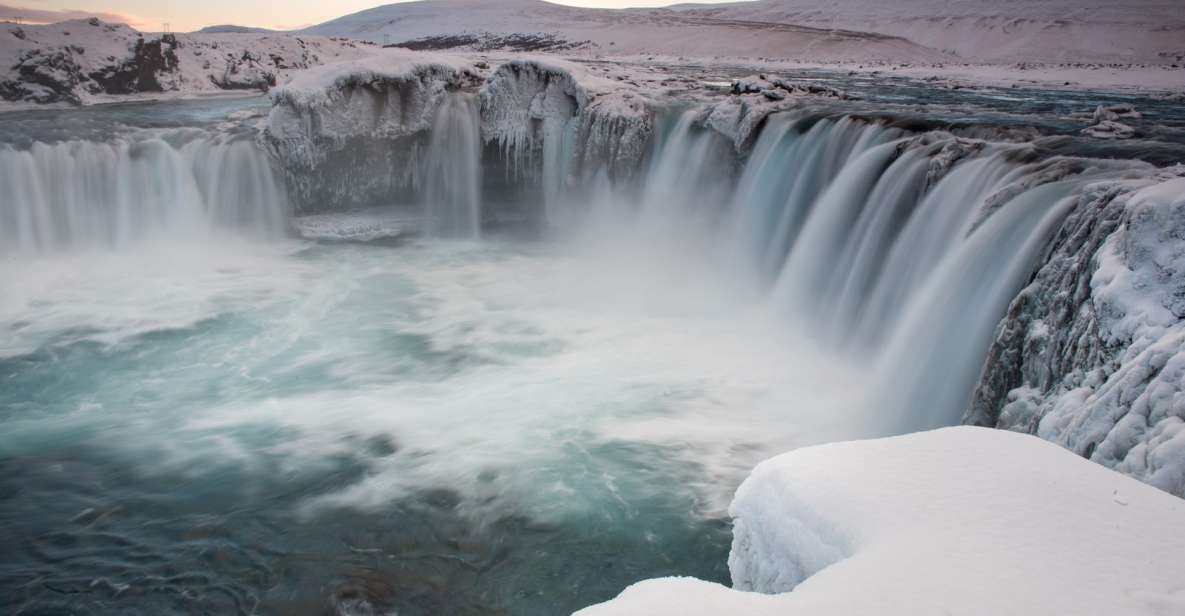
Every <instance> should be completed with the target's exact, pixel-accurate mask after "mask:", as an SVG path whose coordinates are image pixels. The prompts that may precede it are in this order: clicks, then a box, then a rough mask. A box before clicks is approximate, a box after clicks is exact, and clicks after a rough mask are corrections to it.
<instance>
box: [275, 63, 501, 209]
mask: <svg viewBox="0 0 1185 616" xmlns="http://www.w3.org/2000/svg"><path fill="white" fill-rule="evenodd" d="M480 83H481V76H480V74H479V72H478V69H477V68H476V67H474V66H473V65H472V64H471V63H470V62H468V61H466V60H464V59H462V58H459V57H454V56H445V55H435V54H424V53H417V52H411V51H406V50H396V49H388V50H383V51H382V52H380V53H377V54H375V55H373V56H369V57H366V58H363V59H361V60H356V61H350V62H341V63H334V64H328V65H325V66H321V67H317V68H314V69H311V70H308V71H304V72H302V73H301V74H299V75H298V76H296V77H295V78H294V79H293V80H292V81H291V82H289V83H288V84H286V85H284V86H282V87H279V88H276V89H275V90H273V91H272V101H273V107H272V111H271V113H270V114H269V115H268V121H267V129H266V131H265V140H266V142H267V144H268V146H269V147H270V149H271V151H272V152H273V154H274V155H275V156H276V158H277V159H278V161H279V162H280V166H281V168H282V169H284V171H285V173H286V175H287V176H288V181H289V190H290V191H291V192H292V193H293V197H294V198H295V199H296V202H297V207H298V209H300V210H302V211H321V210H334V209H350V208H356V207H361V206H370V205H381V204H385V203H391V202H392V201H397V200H399V198H400V197H401V196H404V197H406V196H407V192H408V191H409V190H411V189H413V188H414V186H415V183H416V181H417V177H418V176H417V174H418V170H419V168H420V164H419V160H420V158H421V151H422V150H423V148H424V147H426V139H427V138H428V132H429V129H430V128H431V126H432V119H433V116H434V113H435V111H436V109H437V108H438V107H439V106H440V104H441V102H442V101H443V100H444V97H445V96H446V95H447V93H448V92H449V91H450V90H458V89H476V87H477V86H478V84H480Z"/></svg>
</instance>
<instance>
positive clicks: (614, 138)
mask: <svg viewBox="0 0 1185 616" xmlns="http://www.w3.org/2000/svg"><path fill="white" fill-rule="evenodd" d="M653 118H654V111H653V109H652V108H651V105H650V102H649V101H648V99H647V98H646V97H645V96H644V94H643V93H642V92H641V91H640V90H639V89H638V88H637V87H634V86H631V85H630V84H627V83H623V82H621V81H615V80H611V79H606V78H604V77H601V76H598V75H594V74H592V73H591V72H589V71H588V70H587V69H586V68H585V67H584V66H581V65H579V64H575V63H572V62H567V61H563V60H557V59H551V58H546V59H545V58H525V59H519V60H512V61H510V62H507V63H505V64H503V65H501V66H499V67H498V68H497V69H496V70H495V71H494V72H493V74H491V75H490V77H489V80H488V81H487V82H486V84H485V86H483V87H482V90H481V119H482V124H481V125H482V138H483V139H484V140H485V141H486V142H487V143H492V144H495V145H497V147H498V148H499V149H500V150H502V151H503V152H504V154H505V155H506V157H507V158H508V159H510V161H511V162H512V164H513V165H514V167H515V168H516V169H518V170H519V171H531V172H538V173H541V175H542V178H543V181H544V182H545V183H548V182H553V183H556V184H557V185H555V186H550V187H548V186H545V187H544V188H545V190H559V189H560V188H562V185H563V184H566V183H568V182H570V181H573V180H581V179H588V178H591V177H592V176H593V175H595V174H596V173H597V172H598V171H601V170H604V171H605V172H606V173H607V174H608V176H609V177H610V178H611V179H613V180H615V181H618V182H625V181H628V180H631V179H633V176H634V175H635V174H636V173H637V172H638V170H639V169H640V168H641V162H642V158H643V157H644V156H645V154H646V147H647V145H648V143H649V140H650V135H651V133H652V132H653ZM532 166H533V167H537V168H530V167H532Z"/></svg>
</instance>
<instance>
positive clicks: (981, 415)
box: [964, 167, 1185, 496]
mask: <svg viewBox="0 0 1185 616" xmlns="http://www.w3.org/2000/svg"><path fill="white" fill-rule="evenodd" d="M1144 175H1149V174H1147V173H1145V174H1144ZM1178 176H1185V168H1180V167H1178V168H1177V169H1175V170H1165V171H1162V172H1160V173H1158V174H1154V175H1151V177H1146V178H1144V179H1136V180H1128V181H1116V182H1102V183H1099V184H1096V185H1094V186H1092V187H1090V188H1089V189H1087V190H1086V191H1084V193H1083V195H1082V197H1081V199H1080V202H1079V203H1078V205H1077V206H1076V207H1075V209H1074V210H1073V211H1072V212H1071V214H1070V215H1069V217H1068V218H1067V219H1066V221H1065V222H1064V223H1063V225H1062V228H1061V230H1060V231H1059V232H1058V234H1057V236H1056V238H1055V240H1054V243H1053V245H1052V246H1051V248H1050V251H1049V256H1048V257H1047V258H1046V260H1045V263H1044V265H1043V266H1042V267H1041V269H1040V270H1039V271H1038V272H1037V274H1036V275H1035V277H1034V279H1033V282H1032V283H1031V284H1030V285H1029V286H1028V287H1027V288H1026V289H1024V290H1023V291H1022V292H1021V293H1020V294H1019V295H1018V296H1017V298H1016V299H1015V300H1014V301H1013V302H1012V305H1011V306H1010V307H1009V310H1008V314H1007V316H1006V317H1005V318H1004V320H1003V321H1002V322H1001V323H1000V326H999V328H998V329H997V332H996V337H995V342H994V343H993V345H992V348H991V350H990V351H989V354H988V357H987V361H986V364H985V366H984V370H983V374H982V376H981V378H980V382H979V385H978V387H977V389H976V392H975V395H974V398H973V401H972V405H971V407H970V409H969V410H968V413H967V415H966V417H965V418H964V421H965V422H966V423H973V424H977V425H984V426H994V427H999V428H1005V429H1009V430H1016V431H1022V432H1029V433H1034V434H1038V435H1040V436H1041V437H1042V438H1046V439H1048V440H1051V441H1053V442H1056V443H1058V444H1061V445H1063V446H1064V447H1066V448H1068V449H1070V450H1071V451H1073V452H1075V453H1077V454H1079V455H1081V456H1084V457H1086V458H1089V459H1091V460H1094V461H1096V462H1099V463H1101V464H1103V465H1104V466H1108V467H1111V468H1114V469H1116V470H1119V471H1121V472H1124V473H1127V474H1130V475H1132V476H1133V477H1136V478H1137V479H1140V480H1142V481H1146V482H1148V483H1150V484H1152V485H1154V486H1156V487H1158V488H1161V489H1163V490H1166V491H1168V492H1170V493H1173V494H1176V495H1178V496H1185V177H1178Z"/></svg>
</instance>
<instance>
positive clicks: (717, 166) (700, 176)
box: [641, 109, 733, 226]
mask: <svg viewBox="0 0 1185 616" xmlns="http://www.w3.org/2000/svg"><path fill="white" fill-rule="evenodd" d="M699 115H700V114H699V112H698V111H697V110H695V109H691V110H688V111H684V112H682V113H681V114H679V116H678V117H677V119H676V120H675V121H674V122H673V123H672V124H670V125H669V126H666V127H664V129H665V130H661V131H660V132H659V135H658V137H657V144H656V148H655V155H654V156H653V159H652V161H651V164H650V167H649V168H648V169H647V172H646V176H645V181H644V183H643V185H642V196H641V203H642V217H643V220H644V221H646V223H647V224H654V225H659V226H661V225H663V224H664V222H669V221H671V220H672V219H675V218H686V217H699V216H705V215H707V216H710V215H712V214H713V213H715V212H718V211H720V210H722V209H723V205H724V204H726V203H727V201H728V195H729V190H730V187H731V176H732V171H733V158H732V155H731V147H730V146H729V144H728V142H727V141H726V140H725V139H724V138H723V137H721V136H720V135H719V134H718V133H716V132H715V131H712V130H708V129H706V128H703V127H701V126H698V125H697V117H698V116H699Z"/></svg>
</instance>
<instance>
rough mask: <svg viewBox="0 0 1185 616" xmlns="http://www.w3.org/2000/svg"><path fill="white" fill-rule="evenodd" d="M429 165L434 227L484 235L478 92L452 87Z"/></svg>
mask: <svg viewBox="0 0 1185 616" xmlns="http://www.w3.org/2000/svg"><path fill="white" fill-rule="evenodd" d="M430 138H431V141H430V142H429V145H428V156H427V161H426V163H425V168H424V180H423V181H424V182H425V184H426V185H425V187H424V198H425V199H426V204H425V214H426V215H427V217H428V231H429V233H430V234H431V235H435V236H439V237H456V238H475V237H478V236H479V235H481V176H482V170H481V119H480V117H479V115H478V103H477V98H476V97H475V96H474V95H472V94H466V93H463V92H452V93H450V94H449V95H448V96H447V97H446V98H445V100H444V103H443V104H442V105H441V106H440V108H439V109H437V110H436V115H435V117H434V118H433V121H432V132H431V136H430Z"/></svg>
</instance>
